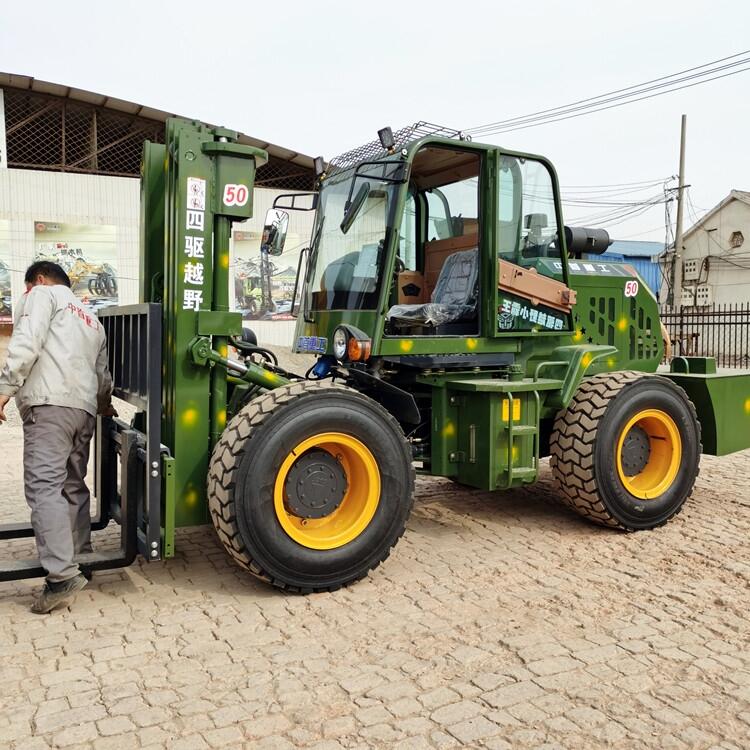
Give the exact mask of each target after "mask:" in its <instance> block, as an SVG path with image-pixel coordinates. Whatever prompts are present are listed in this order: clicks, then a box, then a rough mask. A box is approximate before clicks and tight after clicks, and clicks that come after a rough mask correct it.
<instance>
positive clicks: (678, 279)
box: [672, 115, 687, 308]
mask: <svg viewBox="0 0 750 750" xmlns="http://www.w3.org/2000/svg"><path fill="white" fill-rule="evenodd" d="M686 133H687V115H683V116H682V127H681V130H680V176H679V185H678V187H677V226H676V228H675V238H674V258H673V262H674V266H673V268H672V305H673V307H677V308H681V307H682V208H683V204H684V202H685V136H686Z"/></svg>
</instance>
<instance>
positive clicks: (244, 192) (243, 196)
mask: <svg viewBox="0 0 750 750" xmlns="http://www.w3.org/2000/svg"><path fill="white" fill-rule="evenodd" d="M249 197H250V193H249V192H248V189H247V188H246V187H245V186H244V185H234V184H232V183H229V184H228V185H224V205H225V206H244V205H245V204H246V203H247V199H248V198H249Z"/></svg>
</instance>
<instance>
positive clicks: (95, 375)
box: [0, 261, 115, 614]
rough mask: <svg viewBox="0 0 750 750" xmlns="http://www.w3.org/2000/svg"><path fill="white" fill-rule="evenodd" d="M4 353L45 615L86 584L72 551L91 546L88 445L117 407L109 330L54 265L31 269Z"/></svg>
mask: <svg viewBox="0 0 750 750" xmlns="http://www.w3.org/2000/svg"><path fill="white" fill-rule="evenodd" d="M25 282H26V294H24V296H23V298H22V300H21V303H20V304H19V305H18V309H17V310H16V315H15V325H14V329H13V336H12V337H11V340H10V344H9V347H8V359H7V361H6V363H5V367H4V368H3V370H2V372H0V422H2V421H4V420H5V419H6V417H5V413H4V411H3V409H4V407H5V405H6V404H7V403H8V401H9V400H10V397H11V396H15V397H16V404H17V405H18V411H19V412H20V414H21V418H22V419H23V437H24V448H23V468H24V485H25V489H26V501H27V502H28V504H29V507H30V508H31V525H32V526H33V528H34V535H35V537H36V545H37V549H38V551H39V560H40V562H41V564H42V567H43V568H44V569H45V570H46V571H47V580H46V582H45V585H44V588H43V589H42V592H41V593H40V594H39V596H38V597H37V598H36V599H35V600H34V603H33V604H32V606H31V610H32V612H35V613H37V614H45V613H47V612H51V611H52V610H53V609H55V608H56V607H61V606H67V605H68V604H70V603H72V601H73V599H74V598H75V596H76V594H77V593H78V592H79V591H80V590H81V589H82V588H83V587H84V586H85V585H86V584H87V582H88V581H87V577H86V576H85V575H84V574H83V573H81V571H80V569H79V568H78V565H77V564H76V563H75V561H74V558H75V556H76V555H78V554H80V553H82V552H90V551H91V517H90V511H89V502H90V494H89V490H88V488H87V487H86V482H85V478H86V470H87V465H88V458H89V444H90V442H91V437H92V435H93V434H94V427H95V424H96V414H97V413H99V414H106V415H112V414H115V411H114V409H113V408H112V400H111V399H112V378H111V377H110V374H109V370H108V368H107V348H106V340H105V336H104V329H103V328H102V325H101V324H100V323H99V321H98V320H97V318H96V316H95V315H94V314H93V313H92V312H90V311H89V310H87V309H86V308H84V307H83V306H82V305H81V303H80V301H79V300H78V298H77V297H76V296H75V295H74V294H73V292H72V291H71V290H70V279H69V278H68V276H67V274H66V273H65V271H64V270H63V269H62V268H61V267H60V266H59V265H57V264H56V263H50V262H49V261H39V262H37V263H33V264H32V265H31V266H29V268H28V270H27V271H26V277H25Z"/></svg>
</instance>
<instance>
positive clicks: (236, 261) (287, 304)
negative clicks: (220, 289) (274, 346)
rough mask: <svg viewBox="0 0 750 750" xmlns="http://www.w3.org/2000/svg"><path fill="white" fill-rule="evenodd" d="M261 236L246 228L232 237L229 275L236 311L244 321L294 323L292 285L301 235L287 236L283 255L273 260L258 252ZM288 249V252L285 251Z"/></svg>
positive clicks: (300, 246)
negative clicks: (287, 321) (230, 270)
mask: <svg viewBox="0 0 750 750" xmlns="http://www.w3.org/2000/svg"><path fill="white" fill-rule="evenodd" d="M261 237H262V232H261V231H260V230H257V231H253V230H250V229H249V228H248V227H247V224H244V225H239V228H238V229H235V230H234V232H233V233H232V274H231V278H232V279H233V281H234V306H235V310H238V311H239V312H241V313H242V315H243V318H245V320H293V318H292V316H291V309H292V294H293V293H294V281H295V279H296V277H297V264H298V262H299V254H300V250H301V249H302V247H304V246H305V245H306V244H307V241H306V240H303V239H302V238H301V236H300V235H298V234H293V233H291V232H290V233H289V234H287V237H286V243H285V246H284V252H283V253H282V254H281V255H278V256H272V255H269V254H267V253H261V252H260V245H261ZM287 248H288V249H287Z"/></svg>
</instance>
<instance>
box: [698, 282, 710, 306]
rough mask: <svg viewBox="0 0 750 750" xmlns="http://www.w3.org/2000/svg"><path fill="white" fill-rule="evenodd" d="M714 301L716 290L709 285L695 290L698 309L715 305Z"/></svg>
mask: <svg viewBox="0 0 750 750" xmlns="http://www.w3.org/2000/svg"><path fill="white" fill-rule="evenodd" d="M713 301H714V290H713V289H712V288H711V287H710V286H708V285H707V284H703V285H702V286H699V287H698V288H697V289H696V290H695V305H696V307H706V306H708V305H711V304H713Z"/></svg>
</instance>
